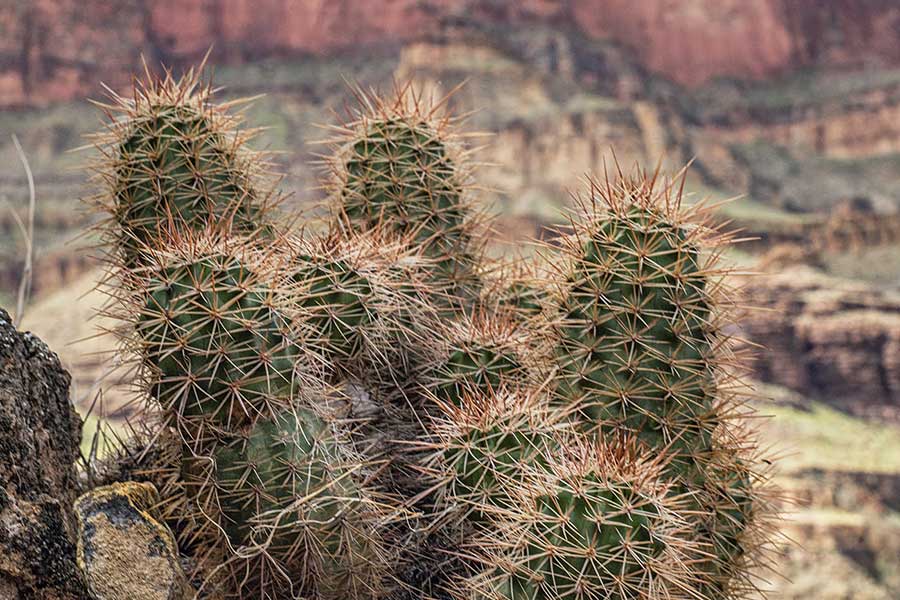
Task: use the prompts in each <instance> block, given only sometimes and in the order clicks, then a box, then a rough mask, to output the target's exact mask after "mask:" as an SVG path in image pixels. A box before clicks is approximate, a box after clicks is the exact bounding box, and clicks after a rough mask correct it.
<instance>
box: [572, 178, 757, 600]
mask: <svg viewBox="0 0 900 600" xmlns="http://www.w3.org/2000/svg"><path fill="white" fill-rule="evenodd" d="M674 190H675V188H674V186H673V184H671V183H667V184H663V185H662V186H660V187H657V181H656V179H655V178H648V177H646V176H644V175H640V174H639V175H638V176H636V177H634V178H627V177H624V176H622V175H621V174H620V175H619V177H618V178H616V179H615V180H614V181H610V182H608V183H607V184H606V185H601V184H599V183H596V182H594V183H592V187H591V197H590V199H589V200H588V201H587V202H584V203H583V204H582V207H581V208H582V210H583V212H584V213H585V215H586V218H585V220H584V221H583V222H579V223H576V225H575V228H576V231H575V234H574V235H572V236H571V237H570V238H569V239H568V240H567V244H566V249H565V254H566V261H565V266H564V267H563V272H565V273H567V274H568V276H567V279H566V281H565V282H564V283H563V284H562V285H561V288H562V293H561V295H560V300H559V308H560V315H559V321H558V324H557V330H558V336H559V338H558V341H559V343H558V352H557V364H558V367H559V370H558V376H557V382H556V383H557V394H556V396H557V398H556V402H557V403H558V405H560V406H561V407H565V408H566V409H567V410H571V411H573V412H574V413H575V414H576V415H577V417H578V420H579V422H580V423H581V426H582V428H583V429H584V430H585V431H587V432H596V433H599V434H601V435H606V436H609V435H614V436H623V435H624V436H628V437H633V438H635V439H637V440H639V441H640V442H641V443H642V444H643V445H644V446H645V447H647V448H649V449H651V450H652V451H654V452H660V453H664V454H665V455H666V456H667V459H668V466H667V467H666V468H665V469H664V471H663V476H664V477H665V478H666V479H667V480H670V481H672V482H673V483H674V488H673V489H676V490H678V491H679V492H693V493H694V494H695V496H694V498H695V502H696V505H695V506H694V507H693V510H695V511H696V514H697V516H696V517H695V518H694V519H693V524H694V526H695V535H696V536H697V538H698V539H700V540H701V541H703V542H704V543H705V544H706V546H707V547H708V548H711V549H714V550H713V551H712V552H713V554H714V557H713V558H707V559H704V558H701V559H698V567H697V571H698V574H697V579H698V583H699V585H698V588H699V592H698V593H701V594H702V595H703V597H707V598H717V599H718V598H732V597H734V598H738V597H743V595H745V594H746V593H749V590H748V589H746V586H745V582H747V581H749V580H750V576H749V569H750V564H749V563H747V562H745V561H743V558H742V557H743V556H750V555H753V554H754V553H755V551H756V549H755V548H753V547H751V546H752V545H753V543H752V540H753V539H754V537H755V534H754V529H757V528H759V527H761V526H762V524H761V523H762V521H763V520H764V518H763V516H762V515H763V514H764V513H765V512H766V509H765V506H766V504H767V500H766V498H765V494H764V493H763V492H762V491H753V489H752V488H751V487H750V486H749V485H747V483H748V481H749V480H750V479H755V478H757V475H756V474H754V468H753V467H752V462H753V461H752V460H749V459H740V458H736V459H734V460H730V461H723V460H722V459H723V457H725V456H728V455H731V454H736V455H737V456H740V454H741V452H742V451H741V450H740V448H741V447H746V446H748V441H749V440H750V439H752V438H749V437H748V436H746V435H744V439H738V440H736V441H735V442H734V443H732V445H731V446H730V447H729V446H728V445H727V444H726V443H725V442H723V441H722V438H723V432H732V434H733V433H734V432H735V431H739V430H736V429H735V428H734V426H733V424H732V421H734V420H735V418H736V415H737V414H738V413H739V412H740V411H739V405H740V401H739V399H738V398H736V396H735V394H736V392H735V388H734V384H733V383H732V384H731V385H729V383H728V378H729V377H733V376H734V372H735V371H736V370H737V369H738V367H739V365H732V364H730V363H729V354H728V339H727V337H726V336H725V335H724V334H723V333H722V323H723V319H724V318H725V313H724V310H723V305H724V304H725V303H726V301H725V300H724V299H723V293H724V285H723V282H722V277H723V275H724V271H722V270H721V269H719V268H717V267H716V260H717V258H718V254H717V250H716V246H717V245H718V246H719V247H721V245H723V244H724V243H726V242H727V241H728V238H727V236H718V235H717V233H716V232H715V230H714V229H711V228H710V227H709V226H707V225H706V224H705V221H704V220H703V219H702V215H701V214H700V213H698V212H696V210H694V212H691V211H690V210H683V209H682V207H681V196H680V192H679V191H674ZM704 251H708V253H707V254H704ZM735 517H736V518H735ZM739 540H740V541H739ZM736 545H741V546H745V547H743V548H742V550H741V552H736V551H735V548H736ZM751 587H752V586H751Z"/></svg>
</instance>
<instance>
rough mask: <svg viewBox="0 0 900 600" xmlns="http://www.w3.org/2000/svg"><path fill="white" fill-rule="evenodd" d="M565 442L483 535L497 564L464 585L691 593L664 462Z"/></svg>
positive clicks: (552, 592)
mask: <svg viewBox="0 0 900 600" xmlns="http://www.w3.org/2000/svg"><path fill="white" fill-rule="evenodd" d="M567 450H568V452H569V455H568V456H567V457H565V458H562V459H559V458H557V459H556V460H551V461H549V463H548V464H547V465H546V467H545V469H544V470H543V471H542V472H539V473H535V475H534V476H533V478H532V481H530V482H527V483H526V484H525V485H524V486H521V488H520V490H519V491H518V492H517V497H516V501H514V502H512V503H511V505H510V507H504V508H503V509H502V510H501V511H498V512H497V514H496V515H495V520H496V525H495V528H494V529H493V530H490V531H489V532H488V533H487V534H486V538H485V539H483V540H479V544H480V545H481V546H482V547H485V548H487V552H486V555H485V556H484V557H483V560H485V561H486V562H487V563H488V564H490V565H491V566H492V567H493V568H492V570H490V571H488V572H487V573H485V574H483V575H481V576H479V577H476V578H475V579H473V580H471V581H469V582H467V583H466V585H467V586H469V587H470V588H474V589H476V590H480V591H481V593H482V594H484V595H485V596H486V597H491V598H504V599H509V600H515V599H518V598H528V599H529V600H543V599H546V600H551V599H553V600H585V599H588V600H601V599H610V598H613V599H616V600H644V599H649V598H673V599H685V600H686V599H687V598H692V597H693V596H692V595H691V594H692V592H690V591H688V590H689V578H690V572H689V571H688V570H687V569H686V568H685V563H684V560H685V557H686V556H688V555H689V553H690V551H691V550H693V549H695V548H694V546H693V544H692V543H691V542H690V540H689V538H688V536H687V535H684V534H685V533H686V531H687V525H686V523H685V521H684V518H683V515H682V514H681V511H682V510H683V504H682V501H683V498H680V497H676V496H673V495H671V494H669V493H668V489H667V486H666V485H665V484H662V483H661V482H660V480H659V479H658V475H659V469H658V464H657V463H655V462H654V461H649V460H647V459H645V458H642V457H640V456H639V455H635V454H633V451H627V452H625V451H623V450H622V449H616V448H608V447H589V446H578V445H577V444H575V445H570V446H569V448H568V449H567Z"/></svg>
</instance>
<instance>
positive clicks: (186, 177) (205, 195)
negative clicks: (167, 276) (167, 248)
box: [95, 71, 277, 268]
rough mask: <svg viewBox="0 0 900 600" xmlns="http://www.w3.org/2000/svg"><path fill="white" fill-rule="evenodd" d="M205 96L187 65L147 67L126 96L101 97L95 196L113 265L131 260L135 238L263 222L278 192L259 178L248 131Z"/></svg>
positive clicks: (262, 164)
mask: <svg viewBox="0 0 900 600" xmlns="http://www.w3.org/2000/svg"><path fill="white" fill-rule="evenodd" d="M210 96H211V91H210V89H209V88H207V87H204V86H202V85H201V82H200V78H199V74H198V73H196V72H194V71H191V72H189V73H187V74H186V75H185V76H184V77H182V78H181V79H178V80H176V79H173V78H172V77H171V75H170V74H166V76H165V77H163V78H156V77H153V76H150V75H148V76H147V79H146V81H144V82H142V83H141V84H139V85H137V86H136V87H135V94H134V95H133V96H130V97H127V98H124V97H118V96H114V97H113V102H112V104H111V105H109V106H107V107H106V108H107V110H108V112H109V114H110V116H111V119H110V122H109V123H108V125H107V131H106V133H105V135H102V136H98V139H97V141H96V145H97V148H98V149H99V150H100V155H101V158H100V159H99V160H98V162H97V163H96V165H95V169H96V170H97V171H99V172H100V173H101V177H102V181H103V182H104V187H105V189H104V190H103V192H102V193H101V194H100V195H99V196H98V197H97V198H96V203H97V204H98V205H99V206H100V208H101V209H102V211H103V212H105V213H107V214H108V215H109V222H108V223H104V224H101V225H100V228H101V232H102V233H103V234H104V236H105V237H107V238H110V240H109V241H110V242H111V244H112V246H113V247H114V248H115V250H116V252H117V253H118V257H117V258H116V260H118V261H120V262H121V265H122V266H124V267H126V268H135V267H139V266H140V265H141V263H140V260H141V258H142V248H143V247H145V246H152V245H154V244H155V243H156V242H157V241H158V240H159V239H160V238H164V237H165V236H166V235H168V234H170V233H173V232H175V233H177V232H184V231H202V230H204V229H206V228H208V227H210V226H211V225H215V226H216V227H217V229H218V230H219V231H220V232H221V235H223V236H225V235H228V234H230V233H234V234H236V235H242V236H255V235H259V234H261V233H264V232H266V231H268V228H269V227H270V224H269V219H268V216H267V213H268V212H269V210H270V209H271V207H272V206H273V205H274V204H275V203H276V201H277V194H276V193H275V192H274V191H273V190H272V188H271V186H270V185H268V184H265V182H264V179H265V177H264V176H263V173H264V171H265V170H266V164H267V163H266V160H265V157H264V156H263V155H262V154H260V153H257V152H254V151H252V150H250V149H249V148H248V147H247V146H246V142H247V140H248V139H249V138H250V137H251V136H252V134H253V132H252V131H244V130H241V129H240V127H239V125H240V119H239V118H238V117H235V116H232V115H229V114H228V113H227V112H226V111H225V110H223V109H221V108H219V107H216V106H215V105H214V104H212V103H211V98H210ZM116 113H118V114H117V115H116ZM114 115H115V117H113V116H114Z"/></svg>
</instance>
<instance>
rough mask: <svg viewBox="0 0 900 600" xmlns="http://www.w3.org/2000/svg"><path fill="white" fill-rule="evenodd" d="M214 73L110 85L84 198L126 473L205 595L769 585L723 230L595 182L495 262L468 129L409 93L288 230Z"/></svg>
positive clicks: (687, 594) (598, 594)
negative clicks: (94, 220) (311, 226)
mask: <svg viewBox="0 0 900 600" xmlns="http://www.w3.org/2000/svg"><path fill="white" fill-rule="evenodd" d="M198 81H199V79H198V77H197V75H195V74H193V73H189V74H188V75H186V76H185V77H183V78H181V79H178V80H176V79H174V78H172V77H171V76H169V75H166V76H165V77H163V78H159V79H157V78H152V77H148V80H147V81H146V82H145V83H143V84H141V85H137V86H136V88H135V93H134V95H133V96H132V97H130V98H118V97H116V98H114V102H113V103H112V104H110V105H109V106H107V107H106V110H107V111H108V112H109V113H110V115H111V117H112V118H111V120H110V124H109V126H108V130H107V131H106V132H105V134H103V135H101V136H99V137H98V139H97V145H98V148H99V150H100V152H99V157H100V158H99V161H98V164H97V172H98V174H99V179H100V181H101V182H102V190H101V193H100V194H98V196H97V198H96V201H97V204H98V205H99V206H100V207H101V208H102V210H103V211H104V212H105V214H107V215H108V217H109V218H108V219H107V220H105V221H104V222H102V223H101V224H100V225H99V230H100V233H101V237H102V239H103V241H104V246H105V248H106V249H107V251H108V252H107V254H108V257H109V264H110V276H109V278H108V279H107V282H108V283H107V286H108V288H109V290H110V295H111V303H110V306H109V307H108V309H107V310H108V312H110V313H111V314H113V315H114V316H116V317H117V318H118V320H119V322H120V323H121V327H120V328H119V330H118V331H117V333H118V335H119V337H120V339H121V342H122V356H123V357H125V358H129V359H131V360H133V361H134V363H135V365H136V369H137V371H136V372H137V373H138V375H139V376H138V378H137V388H138V389H137V394H138V397H139V399H140V402H141V404H142V406H143V408H144V415H145V419H144V420H145V422H146V423H147V424H148V427H149V428H150V429H151V430H152V431H153V432H154V434H153V435H152V436H151V437H150V440H151V441H150V442H149V447H148V449H147V452H146V456H147V457H149V458H147V460H146V463H147V464H145V465H144V467H145V468H144V469H143V470H137V471H135V470H132V471H131V472H133V473H140V476H141V477H143V478H146V479H149V480H151V481H154V482H156V483H157V487H159V488H160V492H161V498H162V502H163V504H164V510H163V511H162V512H163V514H165V515H166V517H167V519H168V520H169V522H170V525H171V526H172V528H173V530H175V531H176V532H177V533H178V537H179V544H180V550H181V552H182V554H183V555H184V556H185V558H186V559H187V560H188V561H189V562H190V564H191V565H192V566H193V569H192V580H193V582H194V584H195V588H196V589H197V591H198V596H199V597H211V598H217V597H218V598H251V597H253V598H269V599H280V598H304V599H309V600H330V599H335V600H337V599H342V600H343V599H350V600H353V599H359V600H363V599H385V600H405V599H418V598H438V599H442V600H543V599H547V600H550V599H554V600H556V599H561V600H600V599H613V600H656V599H659V600H663V599H667V600H679V599H684V600H687V599H689V598H690V599H697V598H700V599H708V600H722V599H725V600H739V599H742V598H748V597H750V596H751V595H752V594H754V593H756V592H757V590H756V588H757V586H756V583H755V582H756V581H757V577H758V576H759V575H760V573H759V569H760V568H761V567H764V566H765V558H766V552H765V551H766V549H767V547H768V546H769V545H770V544H771V541H772V537H773V533H772V531H771V530H770V528H771V524H772V522H773V521H772V515H773V514H774V512H773V502H772V496H771V491H770V490H769V486H768V480H767V476H766V473H765V472H764V471H763V470H761V469H760V467H759V465H760V464H761V460H760V458H759V456H758V455H757V452H756V450H755V441H754V436H753V432H752V431H751V430H750V429H749V428H748V427H747V426H746V424H745V422H746V419H745V418H744V417H746V413H747V409H745V408H743V402H742V399H741V387H740V386H741V383H740V372H741V360H740V358H741V357H739V356H736V355H735V354H734V352H733V350H732V345H733V344H731V341H730V339H729V337H728V335H727V333H726V328H725V325H727V310H726V309H727V307H728V306H729V303H728V301H727V298H726V296H727V290H726V289H725V283H724V281H725V275H726V272H725V271H724V270H722V269H721V268H719V267H718V266H717V264H718V263H717V258H718V253H719V250H720V249H721V248H722V247H724V245H725V244H727V243H728V241H729V237H728V236H727V235H724V234H721V233H720V232H718V231H716V230H715V229H714V228H712V227H710V226H709V225H708V221H707V219H706V218H705V216H704V214H703V213H702V211H701V210H694V209H688V208H685V207H683V206H682V205H681V193H680V191H679V190H678V188H676V187H675V185H674V183H673V182H672V181H662V180H660V179H658V178H657V177H655V176H653V177H648V176H646V175H643V174H638V175H636V176H633V177H627V176H625V175H623V174H621V173H618V174H617V175H616V176H614V177H611V178H609V179H608V181H604V182H593V183H592V184H591V187H590V193H589V196H588V197H587V198H585V199H583V200H582V201H581V203H580V205H579V208H580V210H579V214H578V215H577V217H575V218H573V222H572V228H571V232H568V233H566V234H565V235H563V236H562V237H561V238H560V240H559V241H558V242H554V244H553V245H552V246H547V247H546V248H544V252H543V254H545V255H546V260H545V263H546V264H544V265H543V267H540V268H539V267H537V266H535V265H532V264H525V263H522V262H517V261H509V262H506V263H504V262H503V261H497V260H494V259H489V258H487V257H486V256H485V253H484V252H483V248H484V246H485V233H484V232H485V231H486V228H485V227H484V224H483V222H484V218H483V217H482V216H481V215H480V213H479V212H478V211H477V210H476V209H475V207H474V203H473V200H472V195H473V189H472V186H471V171H470V167H469V166H468V165H469V162H468V155H467V152H466V150H465V149H464V144H463V143H462V140H461V139H460V138H459V137H458V136H457V135H455V134H454V133H453V131H454V121H453V120H452V119H450V118H447V117H445V116H442V110H441V109H440V108H438V107H435V106H432V105H429V104H428V103H426V102H425V101H424V100H423V98H422V97H420V96H418V95H417V94H415V93H413V92H412V91H411V90H410V89H409V88H403V89H399V90H397V91H396V92H395V94H394V95H393V96H392V97H391V98H390V99H388V100H383V99H379V98H377V97H375V96H374V95H370V94H362V95H361V98H362V103H361V104H362V106H361V108H360V109H359V112H358V114H356V115H355V116H354V117H353V118H352V119H351V120H350V121H349V122H348V123H346V124H345V125H343V126H341V127H337V128H335V130H334V131H335V136H334V139H332V140H331V142H332V146H333V153H332V155H331V157H330V158H329V160H328V161H327V164H328V166H329V168H328V172H327V173H326V178H327V181H326V184H327V185H326V186H325V187H326V189H328V190H329V199H330V202H331V208H332V211H331V216H330V222H329V223H328V226H327V227H326V228H325V229H326V231H324V232H323V233H321V234H317V235H310V234H303V235H301V234H298V233H296V232H294V231H292V230H291V228H289V227H288V226H286V225H285V224H284V223H286V222H288V221H289V220H290V219H286V218H283V217H281V218H279V217H278V216H277V214H276V205H277V203H278V202H277V201H278V199H279V195H278V193H277V191H275V189H274V186H273V185H272V184H271V183H270V181H271V180H272V176H271V175H270V174H269V170H268V162H267V159H266V157H265V156H264V155H261V154H259V153H255V152H253V151H251V150H249V149H248V146H247V141H248V140H249V138H250V137H251V135H250V134H251V133H252V131H250V132H248V130H246V129H244V128H242V126H241V123H240V122H239V120H238V119H237V118H236V117H234V116H232V115H230V114H229V112H228V107H227V106H225V107H223V106H216V105H214V104H213V103H212V100H211V97H210V91H209V89H208V88H205V87H203V86H200V85H199V84H198ZM439 104H443V103H439ZM545 272H546V273H548V275H547V276H546V277H539V276H538V275H537V274H538V273H545Z"/></svg>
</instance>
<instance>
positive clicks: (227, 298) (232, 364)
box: [131, 237, 301, 437]
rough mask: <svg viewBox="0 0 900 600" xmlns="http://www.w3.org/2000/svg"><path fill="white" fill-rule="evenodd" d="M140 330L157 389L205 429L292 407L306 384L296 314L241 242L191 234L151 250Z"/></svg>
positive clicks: (193, 427) (139, 299)
mask: <svg viewBox="0 0 900 600" xmlns="http://www.w3.org/2000/svg"><path fill="white" fill-rule="evenodd" d="M141 260H142V262H144V263H145V264H147V265H148V269H147V270H146V271H145V270H141V271H137V272H136V274H135V275H133V276H134V277H135V278H137V279H140V280H142V283H143V285H142V286H141V287H137V286H138V285H139V282H133V285H134V287H135V288H137V289H139V291H138V292H136V293H134V294H133V295H132V296H131V299H132V300H133V301H134V302H135V303H136V306H135V307H134V309H135V313H136V322H135V332H136V335H137V339H138V340H139V342H138V344H139V352H140V355H141V356H142V357H143V360H144V363H145V365H146V366H147V367H148V368H149V369H150V370H151V371H150V373H149V374H148V377H149V380H148V384H149V389H148V391H149V398H150V399H151V400H152V402H153V403H154V404H156V403H158V404H159V406H160V408H161V409H162V412H163V414H164V415H166V416H167V417H170V418H172V419H175V420H177V421H178V425H179V426H181V427H187V429H188V430H189V431H186V434H189V435H191V436H192V437H196V436H197V435H201V433H200V432H201V430H203V429H204V428H214V429H226V430H228V429H232V428H235V427H239V426H241V425H243V424H245V423H248V422H251V421H253V420H254V419H256V418H257V417H259V416H260V415H264V416H272V415H274V414H276V413H277V412H279V411H280V410H281V409H284V408H287V407H289V403H288V401H287V399H290V398H291V396H292V395H293V394H294V392H295V391H296V390H297V389H298V386H299V385H300V381H301V379H300V376H299V375H298V373H297V371H296V369H295V363H296V362H297V361H298V360H299V358H300V354H301V353H300V351H299V350H298V346H297V344H296V343H295V342H294V341H292V339H291V335H292V333H291V328H290V323H289V322H288V321H287V320H286V319H285V318H284V317H283V316H282V315H281V314H280V313H279V311H278V310H277V309H276V308H275V307H274V306H273V303H274V302H275V300H274V295H275V293H276V291H275V290H273V289H269V288H267V287H266V285H265V283H264V280H263V279H262V278H261V276H260V274H259V273H257V272H255V271H254V268H253V266H252V262H253V258H252V254H251V251H250V250H248V249H247V248H246V247H245V246H243V245H242V244H240V243H234V242H232V243H217V242H216V241H215V240H214V239H210V238H209V237H199V238H197V239H189V238H186V239H184V240H182V241H180V242H179V243H178V245H176V246H174V248H173V249H171V250H165V251H163V250H157V251H155V252H152V253H144V254H143V256H142V259H141Z"/></svg>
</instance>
